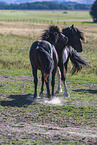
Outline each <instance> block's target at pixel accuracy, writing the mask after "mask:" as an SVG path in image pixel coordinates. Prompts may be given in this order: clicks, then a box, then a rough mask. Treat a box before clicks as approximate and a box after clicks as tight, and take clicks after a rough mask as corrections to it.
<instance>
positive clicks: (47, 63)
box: [37, 47, 54, 82]
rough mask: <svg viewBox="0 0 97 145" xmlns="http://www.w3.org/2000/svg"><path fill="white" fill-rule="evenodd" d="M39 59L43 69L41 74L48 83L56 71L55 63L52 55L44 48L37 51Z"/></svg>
mask: <svg viewBox="0 0 97 145" xmlns="http://www.w3.org/2000/svg"><path fill="white" fill-rule="evenodd" d="M37 57H38V61H39V63H40V65H41V68H42V70H41V72H42V74H43V76H44V80H46V82H47V79H48V76H49V75H50V73H51V72H52V71H53V69H54V61H53V59H52V57H51V56H50V54H49V53H48V52H47V51H46V50H44V49H43V48H42V47H40V48H39V49H37Z"/></svg>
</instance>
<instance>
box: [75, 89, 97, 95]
mask: <svg viewBox="0 0 97 145" xmlns="http://www.w3.org/2000/svg"><path fill="white" fill-rule="evenodd" d="M73 91H74V92H84V93H90V94H97V90H90V89H77V90H73Z"/></svg>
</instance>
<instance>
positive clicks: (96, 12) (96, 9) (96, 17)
mask: <svg viewBox="0 0 97 145" xmlns="http://www.w3.org/2000/svg"><path fill="white" fill-rule="evenodd" d="M90 15H91V16H92V18H93V21H94V22H96V23H97V0H96V1H95V2H94V4H93V5H92V7H91V10H90Z"/></svg>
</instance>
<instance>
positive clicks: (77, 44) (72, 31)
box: [56, 25, 89, 96]
mask: <svg viewBox="0 0 97 145" xmlns="http://www.w3.org/2000/svg"><path fill="white" fill-rule="evenodd" d="M62 33H63V34H64V35H65V36H67V37H68V44H67V47H66V48H65V50H64V52H63V64H64V67H65V70H66V71H65V72H67V65H68V61H69V59H70V60H71V62H72V64H73V68H72V75H73V74H74V73H76V72H78V71H79V70H81V69H82V66H83V65H89V64H88V62H87V61H85V60H83V59H82V57H81V56H80V55H79V54H78V53H77V52H82V51H83V47H82V43H81V40H82V41H84V42H85V41H86V39H85V36H84V33H83V32H82V31H80V30H79V29H78V28H76V27H74V25H72V26H70V27H67V28H64V29H62ZM57 75H58V88H57V91H56V93H59V92H60V91H61V79H62V78H61V73H60V70H59V68H58V71H57ZM63 83H64V93H65V96H69V93H68V91H67V87H66V74H65V82H63Z"/></svg>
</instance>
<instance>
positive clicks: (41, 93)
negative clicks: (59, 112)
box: [40, 74, 44, 96]
mask: <svg viewBox="0 0 97 145" xmlns="http://www.w3.org/2000/svg"><path fill="white" fill-rule="evenodd" d="M41 81H42V86H41V92H40V96H42V95H43V91H44V76H43V74H42V79H41Z"/></svg>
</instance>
